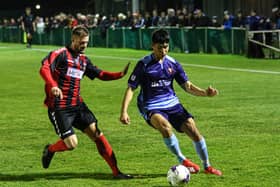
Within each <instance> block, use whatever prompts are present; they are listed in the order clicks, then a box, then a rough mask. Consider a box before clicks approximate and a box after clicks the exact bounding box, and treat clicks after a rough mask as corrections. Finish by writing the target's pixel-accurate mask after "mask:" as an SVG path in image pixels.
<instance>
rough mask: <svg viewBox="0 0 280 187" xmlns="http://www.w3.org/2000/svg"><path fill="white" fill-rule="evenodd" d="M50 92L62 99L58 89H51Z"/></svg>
mask: <svg viewBox="0 0 280 187" xmlns="http://www.w3.org/2000/svg"><path fill="white" fill-rule="evenodd" d="M51 92H52V94H53V95H54V96H55V97H59V98H60V99H63V94H62V91H61V89H60V88H58V87H52V89H51Z"/></svg>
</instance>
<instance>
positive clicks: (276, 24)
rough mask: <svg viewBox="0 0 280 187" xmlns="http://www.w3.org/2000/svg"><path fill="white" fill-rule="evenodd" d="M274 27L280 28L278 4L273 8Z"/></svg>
mask: <svg viewBox="0 0 280 187" xmlns="http://www.w3.org/2000/svg"><path fill="white" fill-rule="evenodd" d="M272 23H273V28H275V29H280V9H279V7H278V6H275V7H273V8H272Z"/></svg>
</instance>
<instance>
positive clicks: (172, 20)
mask: <svg viewBox="0 0 280 187" xmlns="http://www.w3.org/2000/svg"><path fill="white" fill-rule="evenodd" d="M177 23H178V20H177V17H176V15H175V10H174V9H173V8H169V9H167V24H168V26H171V27H172V26H173V27H174V26H176V25H177Z"/></svg>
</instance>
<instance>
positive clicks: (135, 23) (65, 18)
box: [0, 7, 280, 33]
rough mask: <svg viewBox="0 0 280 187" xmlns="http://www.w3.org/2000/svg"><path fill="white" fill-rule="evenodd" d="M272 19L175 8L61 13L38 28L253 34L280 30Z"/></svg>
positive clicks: (278, 15)
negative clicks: (218, 30)
mask: <svg viewBox="0 0 280 187" xmlns="http://www.w3.org/2000/svg"><path fill="white" fill-rule="evenodd" d="M272 15H273V16H272V17H271V18H269V17H266V16H261V15H259V14H257V13H256V12H255V11H254V10H252V11H251V12H250V14H249V15H244V13H243V12H242V11H241V10H239V11H237V12H236V13H235V14H233V13H230V12H229V11H228V10H225V11H224V12H223V18H218V17H217V16H213V17H208V16H207V15H206V14H205V13H204V12H203V11H202V10H201V9H195V10H194V11H188V9H187V8H182V9H177V10H174V9H172V8H169V9H167V10H166V11H162V12H158V11H157V10H153V11H152V12H151V13H150V12H144V13H143V14H142V13H131V12H129V11H128V12H127V13H126V14H124V13H119V14H117V15H116V16H115V15H108V16H105V15H100V14H94V15H93V14H87V15H85V14H82V13H77V14H76V15H73V14H65V13H59V14H57V15H54V16H51V17H40V16H39V15H37V16H36V17H35V25H36V27H37V32H39V33H42V32H49V31H50V30H51V29H53V28H59V27H63V28H65V27H67V28H73V27H74V26H76V25H78V24H84V25H86V26H87V27H88V28H96V27H100V28H101V29H104V30H106V29H107V28H118V27H129V28H132V29H137V28H148V27H167V26H171V27H186V26H190V27H192V28H195V27H201V26H208V27H209V26H210V27H211V26H212V27H220V28H222V29H231V28H232V27H248V28H249V29H250V30H260V29H261V30H263V29H280V9H279V8H278V7H274V8H273V9H272ZM21 20H22V17H19V18H17V19H15V18H10V19H6V18H4V19H2V20H1V19H0V25H1V26H3V27H6V26H9V27H21Z"/></svg>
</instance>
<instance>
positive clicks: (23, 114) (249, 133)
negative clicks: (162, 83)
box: [0, 43, 280, 187]
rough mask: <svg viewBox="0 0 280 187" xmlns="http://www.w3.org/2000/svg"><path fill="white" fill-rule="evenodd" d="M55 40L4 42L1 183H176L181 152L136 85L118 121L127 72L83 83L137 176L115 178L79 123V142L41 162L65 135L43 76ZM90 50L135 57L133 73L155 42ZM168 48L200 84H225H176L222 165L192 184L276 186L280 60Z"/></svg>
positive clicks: (99, 56)
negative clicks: (147, 117)
mask: <svg viewBox="0 0 280 187" xmlns="http://www.w3.org/2000/svg"><path fill="white" fill-rule="evenodd" d="M56 48H58V47H57V46H33V49H25V47H24V46H23V45H18V44H7V43H1V44H0V59H1V60H0V71H1V74H0V76H1V77H0V85H1V92H0V95H1V97H0V103H1V107H0V114H1V117H0V131H1V136H0V142H1V148H0V160H1V162H0V186H20V187H21V186H26V187H27V186H28V187H29V186H36V187H37V186H52V187H53V186H59V187H60V186H67V187H68V186H73V187H81V186H95V187H99V186H100V187H101V186H114V187H115V186H116V187H120V186H139V187H140V186H143V187H146V186H148V187H150V186H151V187H152V186H154V187H156V186H162V187H164V186H168V184H167V182H166V173H167V170H168V169H169V167H170V166H172V165H174V164H177V161H176V159H175V158H174V156H173V155H171V153H169V151H168V150H167V149H166V148H165V145H164V143H163V141H162V138H161V136H160V134H159V133H158V132H157V131H155V130H153V129H152V128H150V127H149V126H147V125H146V124H145V122H144V121H143V119H142V118H141V117H140V116H139V114H138V111H137V108H136V99H135V98H136V95H137V92H138V91H136V93H135V97H134V100H133V101H132V103H131V105H130V108H129V114H130V116H131V120H132V122H131V125H130V126H123V125H121V124H120V122H119V121H118V118H119V111H120V104H121V100H122V96H123V93H124V90H125V88H126V82H127V79H128V76H126V77H125V78H123V79H121V80H117V81H112V82H102V81H100V80H98V79H96V80H94V81H90V80H89V79H87V78H85V79H84V80H83V81H82V89H81V93H82V96H83V98H84V100H85V102H86V103H87V104H88V106H89V107H90V109H92V111H93V112H94V113H95V115H96V116H97V118H98V120H99V127H100V128H101V129H102V131H103V132H104V133H105V135H106V136H107V138H108V140H109V141H110V143H111V144H112V146H113V148H114V151H115V153H116V155H117V158H118V163H119V166H120V168H121V170H122V171H123V172H125V173H130V174H133V175H135V179H133V180H113V179H112V176H111V171H110V169H109V167H108V166H107V165H106V164H105V162H104V161H103V159H102V158H101V157H100V156H99V154H98V152H97V150H96V148H95V145H94V144H93V143H92V142H91V141H90V140H89V139H88V138H87V137H86V136H84V135H83V134H82V133H81V132H79V131H76V132H77V135H78V138H79V146H78V148H77V149H76V150H74V151H69V152H64V153H57V154H56V155H55V157H54V159H53V161H52V164H51V166H50V168H49V169H47V170H45V169H42V166H41V153H42V150H43V147H44V145H45V144H47V143H53V142H55V141H56V140H57V136H56V135H55V133H54V131H53V127H52V126H51V124H50V122H49V120H48V117H47V111H46V108H44V107H43V104H42V102H43V99H44V91H43V90H44V85H43V84H44V83H43V81H42V79H41V78H40V76H39V73H38V71H39V68H40V65H41V63H40V61H41V60H42V58H44V57H45V56H46V55H47V53H48V51H50V50H52V49H56ZM86 53H87V54H88V56H89V57H90V58H91V59H92V61H93V63H94V64H96V65H97V66H99V67H100V68H102V69H105V70H109V71H119V70H122V68H123V67H124V66H125V64H126V63H127V62H128V61H131V62H132V64H131V67H130V69H129V73H130V72H131V71H132V69H133V67H134V65H135V64H136V61H137V60H136V59H139V58H141V57H143V56H144V55H146V54H148V53H149V52H147V51H139V50H131V49H102V48H89V49H87V52H86ZM170 55H171V56H173V57H175V58H176V59H177V60H178V61H180V62H181V63H182V64H183V67H184V69H185V70H186V71H187V73H188V75H189V78H190V79H191V80H192V82H194V83H195V84H197V85H199V86H200V87H207V86H208V85H212V86H214V87H216V88H218V89H219V91H220V95H219V96H217V97H214V98H202V97H194V96H191V95H188V94H186V93H184V92H183V90H181V89H180V88H179V87H178V86H177V85H176V86H175V89H176V91H177V95H178V96H179V98H180V100H181V102H182V103H183V104H184V106H185V107H186V108H187V109H188V110H189V111H190V112H191V113H192V114H193V115H194V116H195V120H196V122H197V126H198V128H199V129H200V131H201V133H202V134H203V135H204V137H205V138H206V141H207V144H208V151H209V155H210V159H211V162H212V164H213V166H215V167H217V168H219V169H221V170H222V171H223V174H224V175H223V176H222V177H216V176H210V175H204V174H203V173H200V174H197V175H192V176H191V181H190V184H189V185H188V186H228V187H229V186H278V185H279V184H280V179H279V175H280V160H279V155H280V144H279V138H280V117H279V116H280V108H279V103H280V98H279V93H280V90H279V81H280V62H279V60H278V61H277V60H255V59H247V58H245V57H242V56H232V55H223V56H221V55H204V54H178V53H170ZM197 65H199V66H197ZM201 65H202V66H201ZM209 66H211V67H209ZM213 66H214V69H212V68H213ZM215 67H223V68H215ZM243 70H244V71H243ZM251 70H258V71H266V72H250V71H251ZM176 135H177V137H178V139H179V141H180V145H181V149H182V151H183V153H184V154H185V155H186V156H187V157H190V158H191V159H192V160H193V161H195V162H197V163H199V162H200V161H199V159H198V157H197V155H196V154H195V151H194V148H193V145H192V143H191V141H190V139H189V138H187V137H186V136H185V135H183V134H178V133H176Z"/></svg>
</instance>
